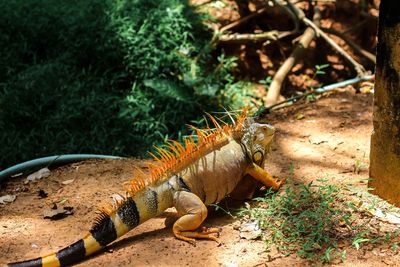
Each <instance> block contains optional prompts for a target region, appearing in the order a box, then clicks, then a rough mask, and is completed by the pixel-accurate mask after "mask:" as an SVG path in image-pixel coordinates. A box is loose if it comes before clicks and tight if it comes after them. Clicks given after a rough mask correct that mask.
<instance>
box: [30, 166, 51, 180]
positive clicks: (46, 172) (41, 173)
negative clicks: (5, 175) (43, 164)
mask: <svg viewBox="0 0 400 267" xmlns="http://www.w3.org/2000/svg"><path fill="white" fill-rule="evenodd" d="M48 176H50V170H49V169H48V168H43V169H40V170H38V171H37V172H34V173H32V174H30V175H29V176H28V178H26V179H27V180H28V181H35V180H40V179H42V178H46V177H48Z"/></svg>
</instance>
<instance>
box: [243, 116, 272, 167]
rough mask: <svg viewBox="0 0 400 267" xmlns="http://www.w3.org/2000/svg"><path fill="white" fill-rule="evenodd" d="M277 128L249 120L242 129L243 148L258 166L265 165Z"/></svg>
mask: <svg viewBox="0 0 400 267" xmlns="http://www.w3.org/2000/svg"><path fill="white" fill-rule="evenodd" d="M274 134H275V128H274V127H273V126H272V125H270V124H268V123H258V122H255V121H254V119H253V118H247V119H246V120H245V121H244V123H243V128H242V140H241V143H242V146H243V148H244V149H245V151H246V154H247V156H248V157H249V158H250V159H251V160H252V161H253V162H255V163H256V164H257V165H261V164H263V162H264V160H265V158H266V156H267V154H268V152H269V149H270V147H271V144H272V140H273V138H274Z"/></svg>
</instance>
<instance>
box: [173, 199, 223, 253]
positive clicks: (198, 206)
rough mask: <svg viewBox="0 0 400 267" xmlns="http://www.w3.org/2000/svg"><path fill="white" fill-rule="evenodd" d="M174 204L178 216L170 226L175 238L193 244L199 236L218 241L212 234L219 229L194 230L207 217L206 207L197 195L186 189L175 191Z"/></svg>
mask: <svg viewBox="0 0 400 267" xmlns="http://www.w3.org/2000/svg"><path fill="white" fill-rule="evenodd" d="M174 206H175V208H176V210H177V211H178V215H179V216H180V218H179V219H178V220H177V221H176V222H175V223H174V226H173V228H172V230H173V232H174V235H175V237H176V238H178V239H181V240H184V241H187V242H189V243H191V244H193V245H195V240H196V239H199V238H202V239H211V240H214V241H216V242H218V243H219V241H218V238H217V237H216V236H215V235H213V234H214V233H217V234H218V233H219V230H217V229H206V228H202V230H201V231H200V232H196V231H195V230H196V229H197V228H199V227H200V225H201V224H202V223H203V221H204V220H205V219H206V218H207V208H206V206H205V205H204V203H203V202H202V201H201V199H200V198H199V197H198V196H196V195H195V194H193V193H190V192H186V191H177V192H175V194H174Z"/></svg>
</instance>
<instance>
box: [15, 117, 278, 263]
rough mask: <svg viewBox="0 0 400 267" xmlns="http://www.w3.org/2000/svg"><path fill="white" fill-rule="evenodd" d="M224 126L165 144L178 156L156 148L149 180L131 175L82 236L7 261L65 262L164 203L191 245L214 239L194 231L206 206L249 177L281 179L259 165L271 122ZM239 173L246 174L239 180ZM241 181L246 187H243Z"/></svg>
mask: <svg viewBox="0 0 400 267" xmlns="http://www.w3.org/2000/svg"><path fill="white" fill-rule="evenodd" d="M212 119H213V118H212ZM216 124H217V123H216ZM217 125H218V124H217ZM218 126H219V125H218ZM224 127H225V128H224V129H222V128H219V129H217V130H216V131H215V132H213V133H211V134H209V135H208V137H207V136H205V135H204V137H203V134H202V133H201V132H199V131H198V132H199V143H198V144H196V145H193V143H189V142H187V143H186V150H185V151H184V150H183V147H182V146H179V145H178V144H176V145H175V146H174V147H171V146H170V147H171V150H173V151H174V152H175V154H176V155H178V154H181V157H182V158H181V159H177V158H175V157H174V156H172V152H171V151H166V150H161V149H160V150H159V155H160V158H163V161H164V163H165V166H167V167H168V168H167V167H165V166H164V167H165V169H162V168H164V167H160V168H161V170H162V172H161V174H160V173H158V172H157V171H155V172H154V173H156V174H155V175H154V177H155V178H154V177H153V180H151V179H150V180H140V179H136V180H133V181H132V182H131V185H130V186H129V187H128V188H127V191H128V193H127V195H126V196H125V197H122V196H121V197H120V199H117V200H115V203H114V204H111V205H108V206H106V207H104V208H102V210H101V214H100V216H99V217H98V219H97V221H96V223H95V224H94V225H93V227H92V229H91V230H90V231H89V233H88V234H87V235H86V236H85V237H84V238H82V239H80V240H79V241H77V242H75V243H73V244H72V245H70V246H68V247H66V248H64V249H62V250H60V251H58V252H56V253H52V254H50V255H47V256H44V257H39V258H36V259H33V260H28V261H23V262H16V263H10V264H9V266H19V267H22V266H46V267H48V266H51V267H53V266H68V265H71V264H73V263H76V262H78V261H80V260H82V259H84V258H85V257H86V256H88V255H91V254H93V253H94V252H96V251H99V250H100V249H102V248H104V247H105V246H107V244H109V243H111V242H113V241H114V240H116V239H117V238H119V237H121V236H122V235H124V234H125V233H127V232H128V231H130V230H131V229H133V228H135V227H136V226H138V225H139V224H141V223H143V222H145V221H147V220H148V219H150V218H153V217H155V216H157V215H159V214H161V213H162V212H163V211H165V210H166V209H167V208H170V207H175V208H176V210H177V212H178V215H179V216H180V217H179V219H178V220H177V221H176V222H175V223H174V225H173V233H174V235H175V236H176V238H178V239H181V240H184V241H187V242H190V243H192V244H194V243H195V239H198V238H204V239H211V240H215V241H217V242H219V241H218V239H217V237H216V234H217V235H218V233H219V230H218V229H205V228H201V230H200V231H195V230H196V229H198V228H199V227H200V226H201V224H202V223H203V221H204V220H205V218H206V217H207V208H206V206H207V205H209V204H213V203H218V202H219V201H220V200H221V199H223V198H224V197H226V196H227V195H229V194H231V193H232V194H237V195H239V196H240V194H246V196H247V195H248V194H250V195H251V192H253V191H254V187H255V185H256V183H254V182H251V181H250V180H251V179H254V180H255V181H258V182H261V183H262V184H264V185H266V186H269V187H272V188H273V189H275V190H277V189H279V187H280V186H281V184H282V182H283V181H281V182H278V181H276V180H274V179H273V178H272V177H271V176H270V175H269V174H268V173H267V172H266V171H265V170H264V169H263V168H261V167H260V166H263V164H264V160H265V157H266V155H267V153H268V150H269V147H270V145H271V142H272V138H273V135H274V132H275V130H274V128H273V127H272V126H270V125H268V124H259V123H255V122H254V121H253V120H252V119H245V120H243V121H239V122H237V125H236V126H235V127H233V126H229V127H228V126H224ZM197 130H199V129H197ZM207 142H208V143H207ZM190 149H191V150H190ZM189 152H190V153H189ZM156 159H157V160H158V158H156ZM160 162H162V160H161V161H160ZM155 168H156V167H155ZM163 175H164V176H163ZM243 177H245V178H246V179H245V180H242V179H243ZM243 181H246V182H244V183H243ZM249 181H250V183H249ZM245 184H248V188H243V185H245ZM243 192H246V193H243ZM246 196H245V197H246Z"/></svg>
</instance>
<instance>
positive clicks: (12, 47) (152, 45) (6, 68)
mask: <svg viewBox="0 0 400 267" xmlns="http://www.w3.org/2000/svg"><path fill="white" fill-rule="evenodd" d="M0 11H1V13H2V14H3V15H2V16H1V17H0V27H1V29H2V31H1V33H0V142H1V144H2V146H1V151H0V152H1V153H0V154H1V160H0V168H2V167H3V168H4V167H6V166H8V165H11V164H14V163H17V162H21V161H24V160H29V159H31V158H35V157H38V156H46V155H51V154H60V153H103V154H118V155H123V156H126V155H129V156H138V155H141V154H143V153H144V152H145V151H146V148H147V147H149V146H150V144H152V143H156V142H160V141H162V139H165V138H166V137H167V136H171V135H172V136H174V137H176V136H177V135H178V134H179V132H180V131H181V130H182V127H184V125H185V123H187V122H189V121H190V120H194V119H196V118H197V117H198V115H199V110H200V113H201V112H202V111H203V110H216V109H218V108H219V107H220V105H224V106H227V107H230V106H232V107H234V108H236V107H237V106H240V105H242V104H243V103H242V101H243V98H242V97H241V96H242V94H243V93H242V91H241V90H240V89H239V87H240V85H239V84H236V83H234V79H233V77H232V75H231V74H230V69H231V68H232V67H234V60H233V59H227V58H224V57H223V56H220V57H219V59H218V60H214V59H213V58H212V57H211V56H210V53H209V52H210V51H209V48H208V46H207V43H208V42H209V40H210V38H211V36H210V34H209V33H208V32H207V31H206V30H205V29H204V27H203V25H202V23H201V17H199V15H197V14H196V13H194V12H193V10H192V9H191V7H190V6H188V4H187V1H183V0H166V1H154V0H119V1H114V0H108V1H104V0H90V1H71V0H61V1H60V0H58V1H55V0H31V1H23V0H9V1H2V2H1V3H0ZM233 100H234V101H233Z"/></svg>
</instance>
